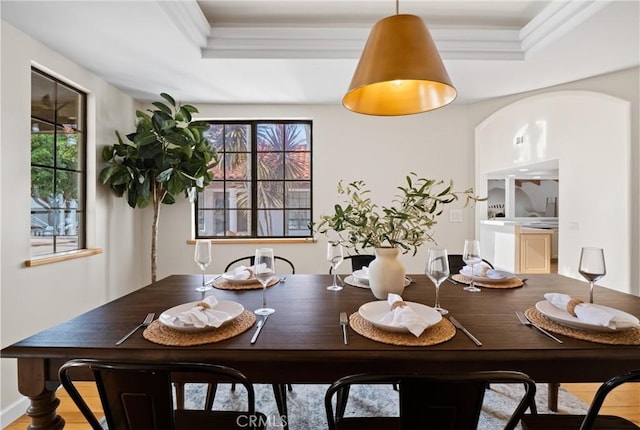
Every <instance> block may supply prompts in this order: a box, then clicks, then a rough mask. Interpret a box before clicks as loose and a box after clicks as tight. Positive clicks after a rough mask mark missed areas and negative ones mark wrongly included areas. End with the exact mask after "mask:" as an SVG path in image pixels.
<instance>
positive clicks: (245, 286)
mask: <svg viewBox="0 0 640 430" xmlns="http://www.w3.org/2000/svg"><path fill="white" fill-rule="evenodd" d="M278 282H280V278H278V277H275V278H273V279H272V280H271V281H269V283H268V284H267V288H268V287H270V286H272V285H276V284H277V283H278ZM213 286H214V287H216V288H218V289H220V290H259V289H260V288H262V284H261V283H260V281H257V280H256V281H255V282H247V283H244V282H229V281H227V280H226V279H224V278H218V279H216V280H215V281H213Z"/></svg>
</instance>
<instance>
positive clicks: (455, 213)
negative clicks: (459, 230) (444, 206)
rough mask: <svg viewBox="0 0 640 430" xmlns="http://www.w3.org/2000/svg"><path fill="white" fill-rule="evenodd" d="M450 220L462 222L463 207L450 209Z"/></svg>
mask: <svg viewBox="0 0 640 430" xmlns="http://www.w3.org/2000/svg"><path fill="white" fill-rule="evenodd" d="M449 222H462V209H450V210H449Z"/></svg>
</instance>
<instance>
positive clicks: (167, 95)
mask: <svg viewBox="0 0 640 430" xmlns="http://www.w3.org/2000/svg"><path fill="white" fill-rule="evenodd" d="M160 97H162V98H163V99H165V100H166V101H168V102H169V104H171V106H173V107H176V101H175V100H174V99H173V97H171V96H170V95H169V94H167V93H160Z"/></svg>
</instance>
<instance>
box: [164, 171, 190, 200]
mask: <svg viewBox="0 0 640 430" xmlns="http://www.w3.org/2000/svg"><path fill="white" fill-rule="evenodd" d="M187 185H188V183H184V182H183V181H182V178H181V177H180V175H171V177H170V178H169V181H168V182H167V191H169V194H172V195H174V196H175V195H176V194H180V193H181V192H182V190H183V189H184V187H185V186H187Z"/></svg>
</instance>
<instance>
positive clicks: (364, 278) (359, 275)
mask: <svg viewBox="0 0 640 430" xmlns="http://www.w3.org/2000/svg"><path fill="white" fill-rule="evenodd" d="M351 276H353V277H354V278H356V279H357V280H358V281H360V282H361V283H363V284H368V283H369V271H368V270H364V269H360V270H354V271H353V273H352V274H351Z"/></svg>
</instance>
